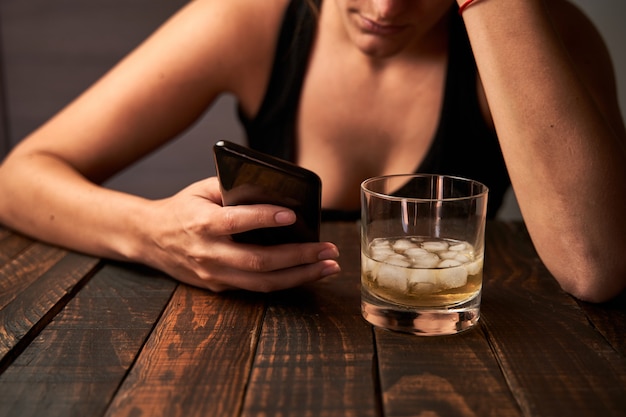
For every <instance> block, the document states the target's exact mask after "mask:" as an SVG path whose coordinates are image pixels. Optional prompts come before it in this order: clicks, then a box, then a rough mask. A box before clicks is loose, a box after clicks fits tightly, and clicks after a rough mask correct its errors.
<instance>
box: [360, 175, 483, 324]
mask: <svg viewBox="0 0 626 417" xmlns="http://www.w3.org/2000/svg"><path fill="white" fill-rule="evenodd" d="M488 192H489V190H488V188H487V187H486V186H485V185H483V184H481V183H480V182H477V181H474V180H471V179H465V178H460V177H453V176H447V175H431V174H407V175H389V176H381V177H375V178H370V179H368V180H365V181H364V182H363V183H362V184H361V311H362V314H363V317H364V318H365V319H366V320H367V321H369V322H370V323H371V324H373V325H375V326H378V327H382V328H386V329H390V330H397V331H402V332H409V333H413V334H418V335H444V334H455V333H459V332H462V331H464V330H467V329H470V328H472V327H474V326H475V325H476V324H477V323H478V319H479V317H480V300H481V293H482V282H483V260H484V235H485V224H486V212H487V195H488Z"/></svg>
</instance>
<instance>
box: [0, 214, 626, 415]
mask: <svg viewBox="0 0 626 417" xmlns="http://www.w3.org/2000/svg"><path fill="white" fill-rule="evenodd" d="M322 233H323V238H324V239H325V240H332V241H334V242H336V243H337V244H338V245H339V247H340V250H341V253H342V257H341V263H342V267H343V272H342V273H341V274H340V275H339V276H337V277H334V278H332V279H328V280H325V281H322V282H319V283H316V284H313V285H309V286H306V287H302V288H297V289H293V290H289V291H284V292H279V293H274V294H269V295H263V294H251V293H245V292H240V293H229V294H221V295H216V294H212V293H210V292H207V291H203V290H199V289H196V288H192V287H189V286H186V285H182V284H178V283H177V282H175V281H173V280H172V279H170V278H168V277H167V276H164V275H163V274H162V273H159V272H156V271H153V270H150V269H147V268H144V267H141V266H137V265H128V264H121V263H115V262H111V261H106V260H99V259H96V258H93V257H89V256H84V255H81V254H77V253H74V252H68V251H65V250H62V249H58V248H56V247H52V246H49V245H46V244H43V243H39V242H36V241H33V240H30V239H28V238H25V237H23V236H20V235H18V234H15V233H13V232H11V231H8V230H6V229H3V228H0V358H1V359H0V415H2V416H11V417H22V416H38V417H40V416H64V417H66V416H185V417H191V416H341V417H344V416H409V415H413V416H425V417H426V416H498V417H502V416H568V417H569V416H602V417H605V416H625V415H626V358H625V355H626V297H624V296H622V297H620V298H618V299H617V300H615V301H613V302H611V303H607V304H604V305H590V304H585V303H580V302H577V301H576V300H575V299H573V298H572V297H570V296H568V295H567V294H565V293H563V292H562V291H561V290H560V288H559V286H558V285H557V283H556V281H554V279H553V278H552V276H551V275H550V274H549V273H548V272H547V271H546V269H545V267H544V265H543V264H542V262H541V261H540V260H539V258H538V257H537V255H536V253H535V251H534V249H533V246H532V245H531V243H530V240H529V238H528V235H527V233H526V231H525V229H524V227H523V225H522V224H519V223H499V222H494V223H490V224H489V225H488V228H487V249H486V253H487V258H486V262H485V277H486V280H485V286H484V293H483V305H482V318H481V321H480V325H479V326H478V327H477V328H475V329H473V330H471V331H469V332H466V333H463V334H460V335H455V336H445V337H419V336H412V335H406V334H399V333H392V332H388V331H384V330H379V329H373V328H372V327H371V326H370V325H369V324H368V323H367V322H365V320H363V319H362V318H361V315H360V304H359V298H360V294H359V285H360V284H359V247H358V245H359V239H358V230H357V226H356V225H355V224H354V223H332V224H324V226H323V230H322ZM624 256H626V254H624Z"/></svg>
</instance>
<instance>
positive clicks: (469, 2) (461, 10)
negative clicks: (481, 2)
mask: <svg viewBox="0 0 626 417" xmlns="http://www.w3.org/2000/svg"><path fill="white" fill-rule="evenodd" d="M472 3H474V0H466V1H465V3H463V4H462V5H460V6H459V15H462V14H463V12H464V11H465V9H467V8H468V7H469V6H470V5H471V4H472Z"/></svg>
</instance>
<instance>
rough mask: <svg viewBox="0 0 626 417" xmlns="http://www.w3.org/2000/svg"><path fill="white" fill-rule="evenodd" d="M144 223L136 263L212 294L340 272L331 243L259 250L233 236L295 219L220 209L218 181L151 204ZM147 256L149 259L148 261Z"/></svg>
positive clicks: (282, 212) (272, 211) (276, 212)
mask: <svg viewBox="0 0 626 417" xmlns="http://www.w3.org/2000/svg"><path fill="white" fill-rule="evenodd" d="M150 213H151V214H153V215H154V216H153V217H151V218H150V219H147V220H148V222H149V224H148V225H147V226H148V230H149V236H150V241H149V242H147V243H148V245H149V246H148V248H151V249H150V250H148V251H147V253H149V254H150V255H145V254H140V255H139V257H140V259H138V260H139V261H140V262H144V263H147V264H149V265H151V266H154V267H156V268H158V269H160V270H162V271H164V272H166V273H168V274H169V275H171V276H172V277H174V278H176V279H178V280H180V281H182V282H185V283H188V284H191V285H194V286H198V287H203V288H208V289H210V290H212V291H224V290H229V289H245V290H251V291H261V292H269V291H275V290H281V289H285V288H290V287H295V286H298V285H301V284H304V283H307V282H312V281H316V280H318V279H321V278H324V277H326V276H328V275H332V274H335V273H337V272H339V265H338V264H337V262H336V261H335V259H336V258H337V257H338V256H339V251H338V250H337V247H336V246H335V245H333V244H332V243H329V242H322V243H298V244H285V245H276V246H259V245H250V244H242V243H237V242H234V241H233V240H232V239H231V237H230V236H231V235H232V234H234V233H239V232H243V231H247V230H252V229H256V228H262V227H278V226H286V225H289V224H292V223H293V222H294V221H295V214H294V213H293V212H292V211H291V210H288V209H286V208H283V207H277V206H271V205H249V206H232V207H222V205H221V197H220V191H219V185H218V181H217V178H209V179H206V180H203V181H199V182H197V183H195V184H192V185H190V186H189V187H187V188H185V189H184V190H182V191H181V192H179V193H178V194H176V195H174V196H173V197H170V198H167V199H163V200H158V201H155V202H154V207H153V208H152V210H150ZM146 257H147V258H148V259H146Z"/></svg>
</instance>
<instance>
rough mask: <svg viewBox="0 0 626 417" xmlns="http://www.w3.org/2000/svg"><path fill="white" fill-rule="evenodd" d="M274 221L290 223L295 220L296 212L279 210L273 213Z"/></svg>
mask: <svg viewBox="0 0 626 417" xmlns="http://www.w3.org/2000/svg"><path fill="white" fill-rule="evenodd" d="M274 221H275V222H276V223H278V224H291V223H293V222H295V221H296V214H295V213H294V212H293V211H279V212H278V213H276V214H274Z"/></svg>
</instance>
